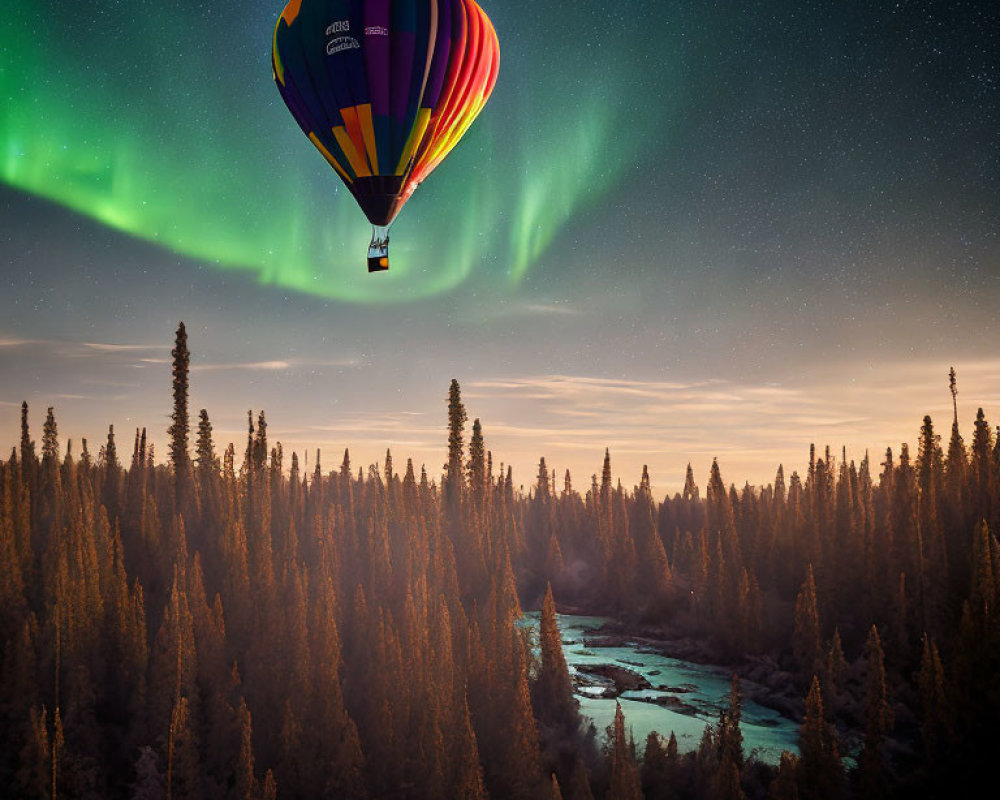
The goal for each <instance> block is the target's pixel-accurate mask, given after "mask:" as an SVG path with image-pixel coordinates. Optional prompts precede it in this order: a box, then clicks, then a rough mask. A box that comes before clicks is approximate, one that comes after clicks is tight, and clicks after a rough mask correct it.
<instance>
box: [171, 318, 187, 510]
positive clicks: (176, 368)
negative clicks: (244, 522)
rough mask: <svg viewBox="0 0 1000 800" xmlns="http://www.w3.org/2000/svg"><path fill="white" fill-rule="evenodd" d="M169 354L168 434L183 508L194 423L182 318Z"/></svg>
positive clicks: (177, 496)
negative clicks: (190, 413)
mask: <svg viewBox="0 0 1000 800" xmlns="http://www.w3.org/2000/svg"><path fill="white" fill-rule="evenodd" d="M170 355H171V356H172V357H173V370H172V374H173V395H174V410H173V413H172V414H171V416H170V419H171V423H170V428H169V429H168V431H167V435H168V436H169V437H170V466H171V467H172V468H173V474H174V497H175V500H176V503H177V508H178V509H180V510H182V511H183V510H184V508H185V505H186V503H187V502H188V500H189V496H188V490H189V483H190V470H191V464H190V456H189V454H188V433H189V431H190V427H191V426H190V419H189V417H188V371H189V369H190V362H191V356H190V353H189V352H188V347H187V331H186V330H185V328H184V323H183V322H181V323H180V324H179V325H178V326H177V335H176V339H175V342H174V349H173V350H172V351H171V352H170Z"/></svg>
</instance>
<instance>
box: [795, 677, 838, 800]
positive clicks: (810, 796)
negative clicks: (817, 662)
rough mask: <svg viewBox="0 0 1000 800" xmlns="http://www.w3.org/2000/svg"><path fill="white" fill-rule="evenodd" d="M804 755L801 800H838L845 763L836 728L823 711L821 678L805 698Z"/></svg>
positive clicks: (801, 745)
mask: <svg viewBox="0 0 1000 800" xmlns="http://www.w3.org/2000/svg"><path fill="white" fill-rule="evenodd" d="M799 752H800V754H801V757H800V760H799V764H798V768H797V770H796V773H797V775H798V783H799V796H800V797H801V798H802V800H836V798H839V797H841V796H842V793H843V766H842V765H841V763H840V754H839V753H838V751H837V741H836V736H835V734H834V732H833V729H832V728H831V726H830V725H829V723H827V721H826V717H825V715H824V711H823V695H822V692H821V691H820V685H819V678H817V677H815V676H814V677H813V680H812V685H811V686H810V688H809V695H808V696H807V697H806V708H805V720H804V721H803V723H802V727H801V728H800V729H799Z"/></svg>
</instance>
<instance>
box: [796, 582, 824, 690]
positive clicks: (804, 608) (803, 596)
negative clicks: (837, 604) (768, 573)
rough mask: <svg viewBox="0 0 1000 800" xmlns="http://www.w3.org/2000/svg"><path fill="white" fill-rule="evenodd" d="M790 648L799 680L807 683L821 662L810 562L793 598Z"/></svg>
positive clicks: (817, 617) (814, 588)
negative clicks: (792, 630) (796, 595)
mask: <svg viewBox="0 0 1000 800" xmlns="http://www.w3.org/2000/svg"><path fill="white" fill-rule="evenodd" d="M792 648H793V650H794V654H795V663H796V666H797V668H798V675H799V680H800V682H801V683H803V684H806V685H807V684H808V682H809V679H810V678H811V677H812V676H813V675H816V674H819V672H820V671H821V669H822V664H823V650H822V642H821V639H820V627H819V611H818V610H817V602H816V580H815V578H814V577H813V568H812V564H810V565H809V567H808V569H807V572H806V579H805V581H803V583H802V589H801V590H800V591H799V594H798V597H797V598H796V600H795V632H794V634H793V638H792Z"/></svg>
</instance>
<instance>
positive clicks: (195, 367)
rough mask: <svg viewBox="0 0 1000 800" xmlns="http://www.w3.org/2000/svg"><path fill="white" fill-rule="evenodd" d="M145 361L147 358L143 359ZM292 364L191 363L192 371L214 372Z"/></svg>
mask: <svg viewBox="0 0 1000 800" xmlns="http://www.w3.org/2000/svg"><path fill="white" fill-rule="evenodd" d="M143 360H144V361H146V360H147V359H143ZM291 367H292V364H291V362H289V361H247V362H243V363H233V364H192V365H191V371H192V372H215V371H218V370H227V369H249V370H268V371H275V370H284V369H291Z"/></svg>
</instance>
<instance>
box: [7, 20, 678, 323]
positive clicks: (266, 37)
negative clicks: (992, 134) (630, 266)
mask: <svg viewBox="0 0 1000 800" xmlns="http://www.w3.org/2000/svg"><path fill="white" fill-rule="evenodd" d="M536 5H537V4H533V3H529V4H524V3H514V2H513V1H512V0H486V2H485V3H484V8H485V9H486V10H487V13H489V14H490V16H491V18H492V19H493V21H494V24H495V26H496V28H497V32H498V35H499V37H500V43H501V68H500V79H499V82H498V85H497V89H496V92H495V93H494V95H493V98H492V99H491V101H490V103H489V104H488V105H487V107H486V110H485V111H484V112H483V114H482V115H481V116H480V117H479V119H478V120H477V121H476V123H475V125H474V126H473V127H472V129H471V130H470V132H469V133H468V134H467V135H466V137H465V139H464V140H463V142H462V143H461V144H460V145H459V147H458V148H456V150H455V151H454V152H453V153H452V154H451V155H450V156H449V158H448V159H447V160H446V161H445V162H444V164H442V165H441V167H439V169H438V170H437V171H436V172H435V173H434V175H433V176H432V177H431V178H429V179H428V180H427V181H426V182H425V183H424V184H423V185H422V186H421V187H420V189H419V190H418V191H417V192H416V194H415V195H414V197H413V199H412V200H411V201H410V202H409V203H408V204H407V206H406V209H405V210H404V211H403V213H402V214H401V215H400V218H399V220H398V221H397V222H396V223H395V224H394V226H393V231H392V234H393V235H392V259H393V260H392V263H393V268H392V270H391V271H390V272H389V273H386V274H382V275H376V276H369V275H368V274H367V273H366V272H365V269H364V256H365V253H366V247H367V243H368V238H369V235H370V227H369V225H368V223H367V221H366V220H365V218H364V215H363V214H362V213H361V211H360V210H359V209H358V208H357V206H356V205H355V203H354V200H353V198H352V197H351V196H350V194H349V193H348V192H347V191H346V189H344V188H343V187H342V185H341V184H340V181H339V180H338V178H337V177H336V175H335V174H334V173H333V171H332V170H330V169H329V168H328V167H327V165H326V164H325V162H324V161H323V159H322V158H321V157H320V156H319V154H318V153H316V152H315V150H314V149H313V148H312V146H311V145H310V144H309V142H308V141H307V140H306V139H305V137H303V136H302V134H301V132H300V131H299V130H298V127H297V126H296V125H295V123H294V121H293V120H292V118H291V116H290V115H289V114H288V112H287V110H286V109H285V108H284V105H283V104H282V102H281V99H280V98H279V97H278V93H277V90H276V89H275V87H274V86H273V83H272V80H271V75H270V68H269V51H270V41H271V30H272V28H273V24H274V20H275V19H276V18H277V15H278V13H279V12H280V10H281V3H280V0H277V1H275V0H268V1H267V2H261V0H258V2H256V3H252V4H247V3H235V2H227V3H214V4H203V3H193V2H190V1H189V0H188V1H187V2H181V3H175V4H169V5H163V4H160V3H156V2H152V1H151V0H130V2H129V3H127V4H124V5H122V4H118V3H110V2H100V0H89V1H88V2H77V3H71V4H70V3H65V0H36V2H34V3H31V4H26V3H19V4H17V5H16V6H14V7H13V8H12V9H10V10H8V11H7V13H6V14H5V19H4V22H3V23H2V27H0V53H2V57H0V98H2V103H0V180H2V181H3V182H4V183H6V184H9V185H10V186H13V187H15V188H17V189H20V190H22V191H25V192H29V193H32V194H35V195H38V196H41V197H44V198H47V199H49V200H51V201H54V202H56V203H59V204H62V205H64V206H67V207H69V208H71V209H74V210H75V211H77V212H80V213H82V214H85V215H88V216H90V217H92V218H94V219H96V220H99V221H100V222H101V223H103V224H105V225H107V226H110V227H112V228H115V229H117V230H121V231H124V232H127V233H129V234H131V235H134V236H137V237H140V238H142V239H146V240H149V241H152V242H156V243H158V244H160V245H161V246H163V247H166V248H169V249H170V250H172V251H174V252H176V253H178V254H180V255H184V256H188V257H191V258H195V259H199V260H202V261H204V262H206V263H208V264H209V265H210V266H214V267H217V268H218V269H225V270H245V271H248V272H249V273H251V274H252V275H253V276H254V277H255V278H256V279H257V280H258V281H259V282H261V283H263V284H270V285H274V286H278V287H282V288H286V289H291V290H295V291H299V292H305V293H308V294H311V295H315V296H319V297H324V298H333V299H338V300H342V301H347V302H357V303H385V302H395V301H406V300H410V299H415V298H419V297H426V296H429V295H433V294H438V293H442V292H446V291H448V290H450V289H452V288H454V287H456V286H458V285H459V284H461V283H462V282H464V281H466V280H467V279H469V278H470V276H473V275H475V276H476V278H477V280H479V281H485V282H488V283H492V284H494V285H496V286H498V287H504V286H506V287H508V289H510V290H513V289H514V287H516V285H517V284H518V282H519V281H520V280H521V279H522V278H523V277H524V276H525V274H526V273H527V272H528V271H529V270H530V269H531V268H532V267H535V266H537V265H539V264H540V263H541V262H542V261H543V259H544V257H545V255H546V253H547V252H548V250H549V248H550V246H551V245H552V244H553V242H554V241H555V239H556V237H557V235H558V233H559V231H560V230H561V229H562V228H563V226H564V225H565V224H566V223H567V222H568V221H570V220H571V219H572V218H573V217H574V215H576V214H578V213H579V212H581V211H583V210H586V209H591V208H593V207H594V206H595V205H596V204H597V203H598V202H599V201H600V200H601V199H602V198H603V197H605V196H606V194H607V193H608V192H609V191H610V190H612V189H613V188H614V187H615V186H616V185H617V184H618V183H619V182H620V180H621V179H622V178H623V176H625V175H626V174H627V172H628V170H630V169H636V168H637V167H636V164H637V160H638V161H643V160H644V159H643V157H642V156H643V152H644V151H646V152H648V151H649V150H650V149H658V150H659V152H658V154H657V158H660V159H662V158H666V157H667V154H666V152H664V151H663V150H664V133H663V132H664V131H665V130H668V129H669V128H670V126H671V125H673V124H675V122H676V120H674V119H673V115H672V114H671V111H672V110H673V109H672V108H671V107H670V105H671V104H670V103H669V102H668V101H667V100H666V98H667V97H670V96H671V95H672V94H674V93H675V92H676V84H677V82H678V81H677V78H676V73H675V68H676V65H675V64H674V63H672V62H675V61H676V60H677V58H678V55H677V54H676V51H674V52H673V54H672V53H671V52H664V51H667V50H669V48H667V47H666V46H664V44H663V43H662V42H660V43H656V42H648V41H645V38H646V37H645V36H644V33H643V31H644V29H647V26H651V25H653V24H654V22H653V21H652V20H651V19H650V16H651V15H657V16H662V15H663V14H665V13H667V12H666V11H665V10H663V9H658V8H655V7H652V8H648V7H647V6H645V5H643V4H641V3H637V2H625V3H620V4H613V11H609V5H608V4H606V3H603V2H596V0H586V2H580V3H574V4H573V6H574V9H573V10H574V13H573V14H572V15H568V14H564V13H560V12H559V11H558V9H554V8H553V7H543V8H535V6H536ZM544 5H546V6H547V5H548V4H544ZM605 19H606V24H605V22H604V21H605ZM657 24H659V23H657ZM645 160H646V161H648V157H647V158H646V159H645Z"/></svg>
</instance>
